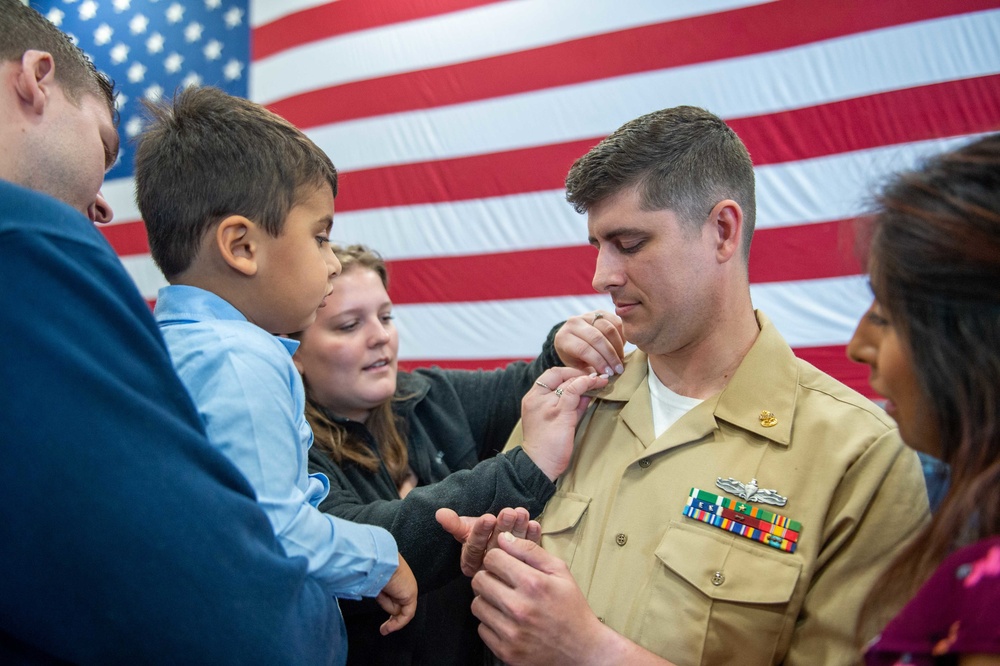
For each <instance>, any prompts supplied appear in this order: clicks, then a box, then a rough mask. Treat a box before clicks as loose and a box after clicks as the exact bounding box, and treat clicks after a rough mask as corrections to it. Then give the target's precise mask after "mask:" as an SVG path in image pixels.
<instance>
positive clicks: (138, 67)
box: [125, 62, 146, 83]
mask: <svg viewBox="0 0 1000 666" xmlns="http://www.w3.org/2000/svg"><path fill="white" fill-rule="evenodd" d="M125 76H127V77H128V80H129V81H131V82H132V83H139V81H142V80H143V79H144V78H146V66H145V65H143V64H142V63H141V62H134V63H132V65H131V66H130V67H129V68H128V71H127V72H125Z"/></svg>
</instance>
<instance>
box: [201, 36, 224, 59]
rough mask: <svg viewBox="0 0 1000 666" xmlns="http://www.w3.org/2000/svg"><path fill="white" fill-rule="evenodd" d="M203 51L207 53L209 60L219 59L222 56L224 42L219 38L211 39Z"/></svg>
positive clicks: (206, 56)
mask: <svg viewBox="0 0 1000 666" xmlns="http://www.w3.org/2000/svg"><path fill="white" fill-rule="evenodd" d="M202 53H204V54H205V58H206V59H207V60H218V59H219V58H220V57H221V56H222V42H220V41H219V40H217V39H213V40H211V41H210V42H209V43H208V44H205V48H203V49H202Z"/></svg>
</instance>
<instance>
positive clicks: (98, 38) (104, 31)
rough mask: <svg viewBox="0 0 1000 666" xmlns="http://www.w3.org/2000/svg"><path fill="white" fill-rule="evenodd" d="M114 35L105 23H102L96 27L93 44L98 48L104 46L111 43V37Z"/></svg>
mask: <svg viewBox="0 0 1000 666" xmlns="http://www.w3.org/2000/svg"><path fill="white" fill-rule="evenodd" d="M113 34H115V31H114V30H113V29H112V28H111V26H110V25H108V24H107V23H102V24H101V25H99V26H97V30H95V31H94V43H95V44H97V45H98V46H104V45H105V44H107V43H108V42H110V41H111V36H112V35H113Z"/></svg>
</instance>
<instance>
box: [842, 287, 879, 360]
mask: <svg viewBox="0 0 1000 666" xmlns="http://www.w3.org/2000/svg"><path fill="white" fill-rule="evenodd" d="M874 307H875V303H874V302H873V303H872V304H871V306H869V307H868V310H866V311H865V313H864V314H863V315H861V320H860V321H859V322H858V325H857V327H856V328H855V329H854V334H853V335H852V336H851V340H850V342H848V343H847V358H849V359H851V360H852V361H854V362H855V363H863V364H865V365H868V366H872V365H874V364H875V359H876V358H877V356H878V340H879V333H878V331H877V330H876V328H875V325H874V324H872V322H871V320H870V318H869V317H870V315H871V313H872V310H873V308H874Z"/></svg>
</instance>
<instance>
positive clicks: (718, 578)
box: [712, 571, 726, 587]
mask: <svg viewBox="0 0 1000 666" xmlns="http://www.w3.org/2000/svg"><path fill="white" fill-rule="evenodd" d="M725 582H726V575H725V574H724V573H722V572H721V571H716V572H715V574H714V575H713V576H712V585H715V586H716V587H718V586H719V585H722V584H723V583H725Z"/></svg>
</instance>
